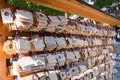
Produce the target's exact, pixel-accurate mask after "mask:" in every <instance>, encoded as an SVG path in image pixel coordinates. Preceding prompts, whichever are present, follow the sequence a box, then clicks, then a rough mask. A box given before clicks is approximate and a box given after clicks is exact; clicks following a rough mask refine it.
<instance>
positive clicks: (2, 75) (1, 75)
mask: <svg viewBox="0 0 120 80" xmlns="http://www.w3.org/2000/svg"><path fill="white" fill-rule="evenodd" d="M4 1H5V0H1V1H0V9H1V8H5V7H8V6H7V5H6V4H5V2H4ZM7 35H11V32H8V30H7V29H6V27H5V26H4V24H3V23H2V19H1V17H0V80H13V77H10V76H8V75H7V68H6V58H7V57H9V55H5V53H4V52H3V45H4V41H5V38H6V36H7Z"/></svg>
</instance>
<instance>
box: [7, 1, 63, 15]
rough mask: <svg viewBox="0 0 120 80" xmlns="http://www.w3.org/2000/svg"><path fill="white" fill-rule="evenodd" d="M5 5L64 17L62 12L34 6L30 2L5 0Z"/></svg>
mask: <svg viewBox="0 0 120 80" xmlns="http://www.w3.org/2000/svg"><path fill="white" fill-rule="evenodd" d="M7 3H8V4H11V5H16V6H17V7H24V8H29V9H31V10H37V11H41V12H45V13H48V14H53V15H62V16H64V12H62V11H58V10H55V9H51V8H48V7H44V6H40V5H36V4H33V3H31V2H27V1H25V0H7Z"/></svg>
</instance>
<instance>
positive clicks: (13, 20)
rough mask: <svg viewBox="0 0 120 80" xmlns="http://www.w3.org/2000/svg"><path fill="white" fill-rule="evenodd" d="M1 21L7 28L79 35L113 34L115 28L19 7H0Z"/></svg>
mask: <svg viewBox="0 0 120 80" xmlns="http://www.w3.org/2000/svg"><path fill="white" fill-rule="evenodd" d="M1 15H2V21H3V23H4V24H5V25H6V27H7V28H8V30H10V31H11V30H19V31H36V32H37V31H47V32H56V33H70V34H81V35H88V36H89V35H98V36H111V37H112V36H115V35H116V33H115V30H114V29H113V28H109V27H102V26H96V25H93V24H91V23H85V22H76V21H74V20H69V19H67V18H65V17H64V16H49V15H46V14H45V13H42V12H29V11H25V10H20V9H10V8H6V9H1Z"/></svg>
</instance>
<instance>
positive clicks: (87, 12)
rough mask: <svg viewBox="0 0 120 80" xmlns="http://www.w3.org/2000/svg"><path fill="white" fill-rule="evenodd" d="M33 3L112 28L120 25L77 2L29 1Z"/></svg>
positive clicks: (55, 0)
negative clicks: (105, 24)
mask: <svg viewBox="0 0 120 80" xmlns="http://www.w3.org/2000/svg"><path fill="white" fill-rule="evenodd" d="M27 1H30V2H32V3H35V4H38V5H42V6H46V7H49V8H53V9H57V10H60V11H64V12H69V13H73V14H76V15H79V16H83V17H87V18H90V19H93V20H96V21H99V22H102V23H107V24H109V25H111V26H113V25H116V24H120V20H118V19H116V18H114V17H111V16H110V15H107V14H105V13H103V12H100V11H98V10H96V9H94V8H92V7H90V6H88V5H85V4H83V3H81V2H78V1H76V0H27Z"/></svg>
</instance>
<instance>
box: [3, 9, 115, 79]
mask: <svg viewBox="0 0 120 80" xmlns="http://www.w3.org/2000/svg"><path fill="white" fill-rule="evenodd" d="M1 16H2V21H3V23H4V24H5V26H6V27H7V28H8V30H9V31H14V32H15V33H14V34H13V35H14V36H12V39H8V40H6V41H5V43H4V48H3V50H4V51H5V53H6V54H9V55H14V57H13V58H12V65H11V66H10V74H11V76H16V79H18V80H114V79H113V78H114V77H113V73H114V68H113V67H114V64H115V63H114V57H115V56H114V47H113V44H114V38H113V37H114V36H115V35H116V33H115V30H114V29H113V28H109V27H101V26H95V25H93V24H90V23H85V22H76V21H74V20H70V19H67V18H65V17H64V16H51V15H50V16H49V15H46V14H45V13H42V12H34V11H32V12H30V11H26V10H20V9H10V8H5V9H1ZM22 31H25V32H31V31H32V32H33V31H34V32H43V34H44V32H53V33H58V34H55V35H50V36H49V33H48V34H46V33H45V35H42V36H39V35H32V36H30V37H23V36H22V35H20V33H22ZM59 33H62V35H61V36H59ZM67 34H71V35H67ZM79 34H80V35H82V37H81V36H79ZM35 51H38V52H39V51H42V54H39V55H38V54H36V53H35ZM29 52H31V53H32V55H30V56H25V55H24V54H25V53H26V54H27V53H29ZM23 53H24V54H23ZM27 72H28V73H29V72H32V74H28V75H24V76H22V74H24V73H27Z"/></svg>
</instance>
